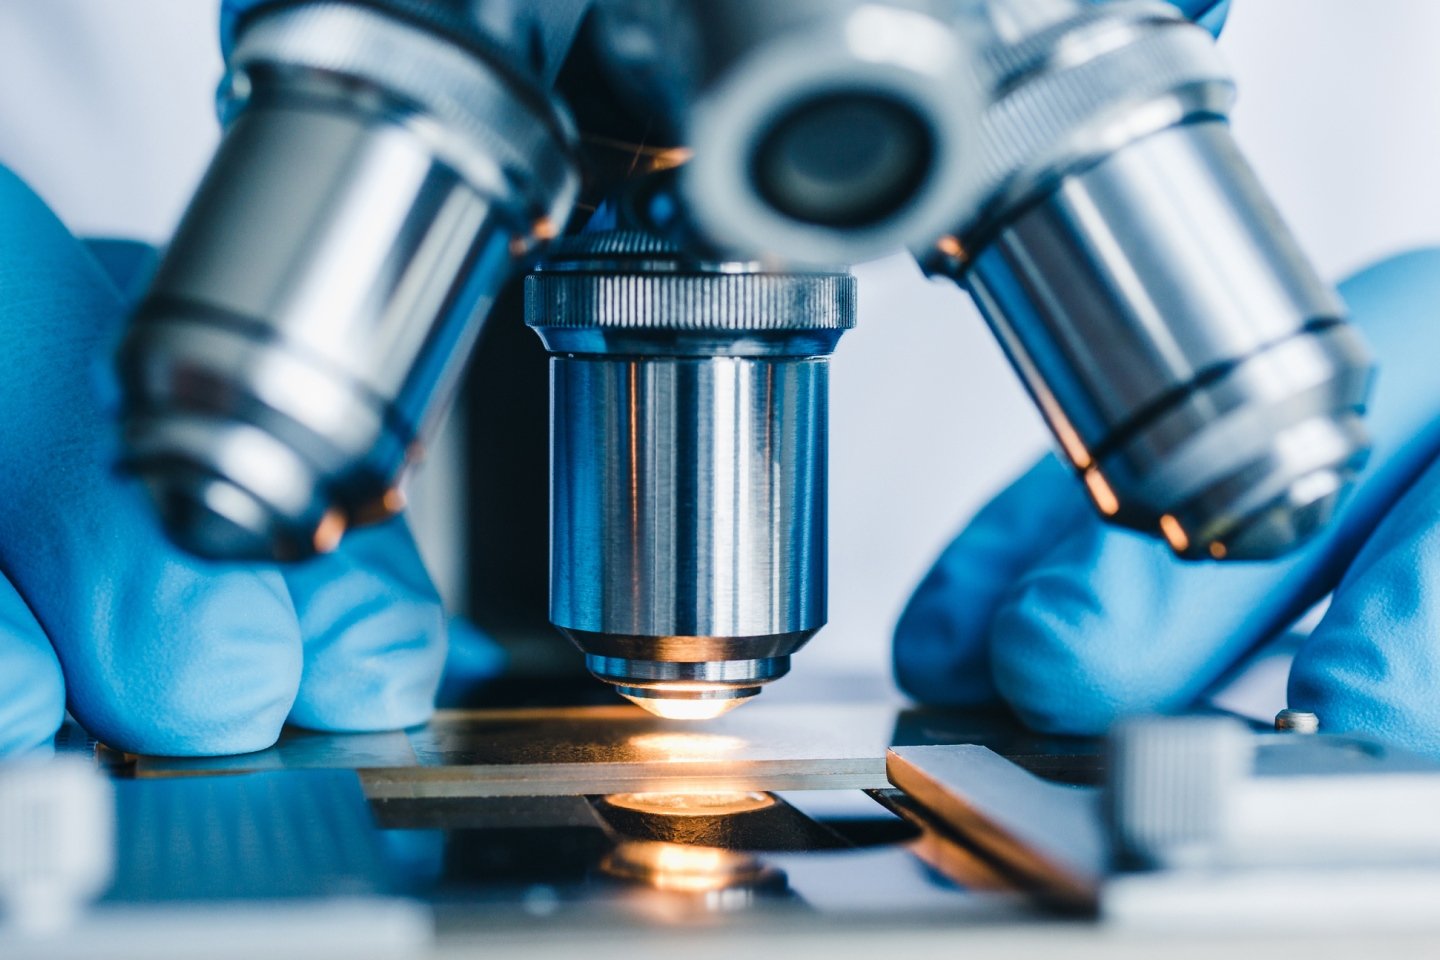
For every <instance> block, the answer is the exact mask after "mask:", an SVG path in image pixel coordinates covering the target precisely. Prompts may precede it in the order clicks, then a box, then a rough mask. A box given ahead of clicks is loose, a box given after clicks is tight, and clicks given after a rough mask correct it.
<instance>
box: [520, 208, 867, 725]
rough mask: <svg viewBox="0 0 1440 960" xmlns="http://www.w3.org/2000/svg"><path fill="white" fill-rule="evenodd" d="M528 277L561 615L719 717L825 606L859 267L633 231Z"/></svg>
mask: <svg viewBox="0 0 1440 960" xmlns="http://www.w3.org/2000/svg"><path fill="white" fill-rule="evenodd" d="M525 292H526V314H527V322H528V323H529V324H530V326H531V327H533V328H534V329H535V330H536V332H537V333H538V334H539V335H540V337H541V339H542V340H543V341H544V342H545V345H546V348H547V349H548V350H549V351H550V353H551V360H550V375H551V379H550V389H551V460H550V466H551V487H550V543H551V549H550V619H551V622H552V623H554V625H555V626H556V627H558V628H559V629H560V630H561V631H562V632H564V633H565V634H566V635H567V636H568V637H570V639H571V640H572V641H574V643H575V644H576V645H577V646H578V647H579V648H580V649H581V650H582V651H583V652H584V653H585V658H586V665H587V667H588V668H589V669H590V671H591V673H593V674H594V675H595V676H596V677H598V678H599V679H601V680H604V681H605V682H607V683H609V684H612V685H613V686H614V687H615V688H616V690H617V692H619V693H620V694H621V695H623V696H625V697H628V698H629V699H631V700H633V701H634V702H636V703H638V704H640V705H641V706H643V707H645V708H646V709H647V710H650V711H651V712H652V713H655V714H657V715H660V716H664V717H674V718H692V719H704V718H708V717H713V716H718V715H719V714H721V713H723V712H725V711H726V710H728V709H731V708H733V707H734V706H736V705H738V704H740V703H742V702H744V701H745V700H746V699H748V698H750V697H753V696H754V695H756V694H757V693H759V691H760V689H761V688H762V687H763V686H764V685H765V684H767V683H769V682H771V681H772V680H775V679H777V678H778V677H781V676H783V675H784V674H785V673H786V671H787V670H788V669H789V666H790V656H791V655H792V654H793V653H795V651H797V650H799V649H800V647H801V646H803V645H804V644H805V642H806V641H807V640H809V639H810V637H811V636H813V635H814V634H815V632H816V631H818V630H819V629H820V628H821V627H822V626H823V625H824V623H825V549H826V528H825V522H826V521H825V503H826V438H827V422H826V421H827V400H828V374H829V360H828V357H829V354H830V353H831V351H832V350H833V349H834V346H835V343H836V341H837V340H838V338H839V337H840V335H841V334H842V333H843V332H844V331H845V330H846V329H848V328H849V327H851V326H852V325H853V324H854V310H855V304H854V280H853V279H852V278H851V277H850V276H849V274H847V273H845V272H841V271H829V272H812V273H785V274H776V273H766V272H764V271H763V270H762V269H761V268H760V267H758V266H757V265H755V264H748V263H708V262H707V263H700V262H695V261H692V260H688V259H686V258H685V257H683V256H682V255H681V254H680V253H679V252H678V251H677V250H675V249H674V248H673V247H671V246H670V245H669V244H667V243H665V242H663V241H661V240H658V239H656V238H654V237H650V236H647V235H645V234H640V233H629V232H615V233H594V234H581V235H580V236H578V237H574V238H571V239H568V240H564V241H561V242H560V243H559V244H557V245H556V247H555V249H554V250H553V251H552V255H551V256H550V257H549V258H547V260H546V262H545V264H544V267H543V269H541V270H540V271H538V272H536V273H534V274H532V275H531V276H530V277H528V278H527V279H526V291H525Z"/></svg>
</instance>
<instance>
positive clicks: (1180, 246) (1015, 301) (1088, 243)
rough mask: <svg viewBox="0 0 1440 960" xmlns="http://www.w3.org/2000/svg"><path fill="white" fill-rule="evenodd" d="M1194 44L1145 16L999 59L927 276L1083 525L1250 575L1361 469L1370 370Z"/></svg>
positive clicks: (1106, 21) (1225, 85)
mask: <svg viewBox="0 0 1440 960" xmlns="http://www.w3.org/2000/svg"><path fill="white" fill-rule="evenodd" d="M1060 5H1061V6H1063V4H1060ZM1211 47H1212V44H1211V41H1210V40H1209V38H1208V35H1206V34H1204V32H1203V31H1201V30H1199V29H1198V28H1196V27H1193V26H1191V25H1188V24H1184V23H1183V22H1180V21H1178V20H1177V19H1176V18H1175V17H1174V15H1173V12H1171V11H1166V10H1159V9H1157V8H1155V7H1154V6H1152V5H1149V4H1143V3H1141V4H1135V3H1117V4H1106V5H1101V6H1100V7H1098V8H1086V9H1084V10H1083V11H1080V12H1077V13H1076V14H1075V15H1074V16H1072V17H1070V18H1068V19H1065V18H1062V19H1061V20H1059V21H1055V20H1051V21H1049V22H1048V23H1046V25H1045V27H1044V28H1043V29H1042V30H1041V31H1040V33H1039V34H1038V35H1034V36H1030V37H1028V38H1026V39H1025V40H1022V41H1019V42H1017V43H1014V44H1011V45H1009V46H1008V47H1007V46H1004V45H1002V46H1000V47H999V48H998V52H997V54H996V56H995V58H994V60H993V61H992V63H993V65H994V66H996V68H997V70H996V77H995V81H994V82H995V83H996V88H997V89H1001V90H1005V91H1008V92H1007V93H1005V94H1004V95H1002V96H1001V97H1000V98H999V99H998V100H997V102H996V104H995V105H994V106H992V108H991V112H990V114H989V115H988V116H987V137H988V140H987V144H988V145H989V146H990V147H991V150H990V153H991V155H992V156H994V157H997V158H1007V159H1005V162H1004V163H998V164H997V165H996V167H995V170H994V172H993V173H992V179H991V180H990V181H989V182H988V183H986V184H985V185H984V190H983V192H984V194H985V196H986V199H985V200H984V201H983V202H979V203H977V204H976V208H977V209H979V210H981V211H983V212H982V213H981V214H980V215H978V216H977V217H975V218H974V219H973V220H972V221H970V222H968V223H966V224H964V225H962V226H961V228H960V229H959V230H957V231H956V232H955V233H954V234H953V235H951V236H948V237H946V238H944V239H943V240H942V241H941V243H940V245H939V246H938V247H937V249H936V250H934V251H932V252H931V253H930V255H929V261H928V263H929V266H930V267H931V269H933V270H937V271H939V272H946V273H949V274H950V275H952V276H955V277H957V278H959V279H961V281H962V282H963V283H964V284H965V285H966V286H968V288H969V289H970V290H971V292H972V293H973V294H974V296H975V300H976V302H977V304H978V305H979V306H980V308H981V311H982V313H983V314H984V315H985V317H986V319H987V321H988V322H989V323H990V325H991V327H992V329H993V330H994V332H995V334H996V336H997V337H998V339H999V340H1000V342H1001V344H1002V345H1003V346H1004V348H1005V350H1006V352H1007V353H1008V355H1009V357H1010V359H1011V361H1012V363H1013V364H1014V366H1015V368H1016V370H1017V371H1018V372H1019V374H1020V376H1021V377H1022V379H1023V380H1024V382H1025V385H1026V387H1027V388H1028V390H1029V392H1030V393H1031V395H1032V397H1033V398H1034V399H1035V401H1036V403H1037V405H1038V406H1039V408H1040V410H1041V412H1042V413H1043V415H1044V417H1045V419H1046V421H1047V422H1048V424H1049V425H1050V428H1051V429H1052V431H1053V432H1054V434H1055V436H1056V439H1057V440H1058V442H1059V444H1060V447H1061V449H1062V450H1063V452H1064V454H1065V456H1066V457H1067V459H1069V460H1070V462H1071V463H1072V464H1073V465H1074V467H1075V469H1076V470H1077V471H1078V472H1079V473H1080V475H1081V477H1082V479H1083V482H1084V484H1085V487H1086V489H1087V491H1088V492H1089V494H1090V496H1091V498H1092V500H1093V501H1094V503H1095V505H1096V507H1097V509H1098V510H1099V511H1100V512H1101V514H1102V515H1104V516H1105V517H1107V518H1109V519H1111V520H1112V521H1114V522H1117V523H1121V524H1124V525H1126V526H1130V527H1133V528H1135V529H1137V530H1142V531H1145V532H1147V533H1150V534H1152V535H1156V536H1161V537H1163V538H1164V539H1165V540H1166V541H1167V542H1168V543H1169V544H1170V546H1171V547H1172V548H1173V549H1174V551H1175V552H1176V553H1177V554H1179V555H1181V556H1185V557H1197V558H1198V557H1206V558H1215V559H1225V558H1229V559H1260V558H1268V557H1274V556H1278V555H1280V554H1283V553H1285V552H1287V551H1288V550H1290V549H1292V548H1294V547H1295V546H1297V545H1298V544H1300V543H1303V542H1304V541H1305V540H1306V539H1307V538H1308V537H1310V536H1311V535H1312V534H1314V533H1315V532H1316V531H1317V530H1318V529H1320V527H1322V526H1323V525H1324V524H1325V523H1326V522H1327V521H1328V520H1329V518H1330V516H1331V514H1332V513H1333V512H1334V509H1335V506H1336V503H1337V501H1338V499H1339V497H1340V496H1341V494H1342V492H1343V491H1344V489H1345V487H1346V486H1347V484H1348V483H1349V482H1350V480H1351V478H1352V477H1353V476H1354V474H1355V473H1356V471H1357V470H1358V469H1359V468H1360V467H1361V466H1362V465H1363V463H1364V461H1365V458H1366V455H1367V453H1368V448H1369V442H1368V438H1367V436H1366V432H1365V429H1364V426H1363V423H1362V421H1361V416H1362V413H1363V410H1364V403H1365V398H1366V394H1367V391H1368V387H1369V381H1370V360H1369V356H1368V353H1367V351H1366V349H1365V346H1364V344H1363V343H1362V341H1361V340H1360V338H1359V336H1358V334H1357V333H1356V332H1355V331H1354V330H1353V329H1352V328H1351V327H1349V326H1348V325H1347V324H1346V323H1345V311H1344V307H1343V305H1342V304H1341V303H1340V301H1339V298H1338V296H1337V295H1336V294H1335V293H1334V291H1333V290H1332V289H1331V288H1330V287H1329V286H1327V285H1326V284H1324V283H1323V282H1321V281H1320V279H1319V278H1318V277H1317V275H1316V274H1315V271H1314V269H1313V268H1312V267H1311V265H1310V263H1309V261H1308V260H1307V259H1306V257H1305V256H1304V254H1303V253H1302V252H1301V250H1300V249H1299V246H1298V245H1297V243H1296V241H1295V240H1294V238H1293V236H1292V235H1291V234H1290V232H1289V230H1288V229H1287V228H1286V226H1285V224H1284V223H1283V222H1282V220H1281V219H1280V216H1279V214H1278V213H1277V212H1276V211H1275V209H1274V207H1273V206H1272V204H1271V203H1270V201H1269V199H1268V197H1267V196H1266V194H1265V192H1264V190H1263V188H1262V187H1261V186H1260V184H1259V183H1258V182H1257V180H1256V178H1255V175H1254V173H1253V172H1252V171H1251V169H1250V167H1249V165H1248V164H1247V163H1246V161H1245V159H1244V157H1243V156H1242V155H1241V153H1240V151H1239V150H1238V149H1237V147H1236V145H1235V143H1234V140H1233V137H1232V135H1231V133H1230V129H1229V126H1228V124H1227V123H1226V122H1225V120H1224V113H1225V110H1226V108H1227V107H1228V104H1229V101H1230V95H1231V91H1230V86H1229V81H1228V77H1227V76H1226V75H1225V73H1224V71H1223V70H1222V69H1221V67H1220V65H1219V64H1218V62H1217V61H1216V60H1215V59H1214V54H1213V50H1212V49H1211ZM1058 51H1064V52H1065V53H1066V56H1065V57H1063V58H1062V57H1059V56H1058Z"/></svg>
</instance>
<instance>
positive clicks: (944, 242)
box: [935, 234, 966, 260]
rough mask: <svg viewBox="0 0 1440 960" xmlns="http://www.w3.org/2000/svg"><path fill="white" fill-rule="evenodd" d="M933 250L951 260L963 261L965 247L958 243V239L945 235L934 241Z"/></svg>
mask: <svg viewBox="0 0 1440 960" xmlns="http://www.w3.org/2000/svg"><path fill="white" fill-rule="evenodd" d="M935 248H936V249H937V250H939V251H940V252H941V253H943V254H945V256H947V257H949V258H950V259H951V260H965V259H966V256H965V247H964V245H963V244H961V243H960V238H959V237H955V236H951V235H950V234H946V235H945V236H943V237H941V238H940V239H939V240H936V241H935Z"/></svg>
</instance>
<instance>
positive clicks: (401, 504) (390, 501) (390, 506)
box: [380, 487, 405, 516]
mask: <svg viewBox="0 0 1440 960" xmlns="http://www.w3.org/2000/svg"><path fill="white" fill-rule="evenodd" d="M380 504H381V506H383V507H384V508H385V509H386V511H388V512H389V513H390V514H391V516H394V515H395V514H397V513H399V512H400V511H401V510H404V509H405V492H404V491H403V490H401V489H400V488H399V487H391V488H390V489H389V490H386V491H385V496H383V497H381V498H380Z"/></svg>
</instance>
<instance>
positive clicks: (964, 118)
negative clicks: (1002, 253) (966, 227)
mask: <svg viewBox="0 0 1440 960" xmlns="http://www.w3.org/2000/svg"><path fill="white" fill-rule="evenodd" d="M941 8H942V5H941V4H938V3H934V2H930V0H888V2H882V3H876V2H865V0H838V2H837V0H785V2H783V3H777V2H773V0H659V2H656V0H612V2H610V3H608V4H606V5H604V6H603V7H602V8H601V9H602V10H604V11H605V12H606V14H607V16H608V23H609V26H608V29H607V35H608V37H609V42H608V47H609V51H610V58H611V60H612V61H614V63H615V69H616V71H617V72H618V73H620V74H621V75H622V76H623V77H624V78H625V81H626V82H628V83H629V85H630V86H631V87H633V88H636V89H638V90H639V92H640V96H641V97H643V98H645V99H646V100H648V101H649V102H650V104H652V105H653V106H654V107H655V108H656V109H658V110H659V111H660V112H661V113H662V114H663V115H667V116H668V117H669V118H670V120H671V123H672V126H673V127H674V128H675V132H676V134H677V135H678V136H679V137H680V139H681V140H682V142H683V143H684V145H685V147H686V148H687V149H688V151H689V153H690V154H691V158H690V160H689V161H688V162H687V163H685V165H684V166H683V167H681V168H680V169H679V170H678V171H677V178H676V184H677V189H678V192H679V195H680V201H681V205H682V206H683V207H684V209H685V213H686V216H687V217H688V218H689V220H690V221H691V227H692V229H694V230H695V231H696V232H697V233H698V234H699V235H700V236H702V237H704V238H705V239H706V241H708V242H709V243H710V244H712V245H713V246H714V247H715V248H717V249H721V250H725V251H733V252H735V253H736V254H738V255H743V256H746V257H750V256H761V255H765V256H772V257H778V258H780V259H783V260H785V261H788V262H793V263H810V264H816V263H819V264H827V263H854V262H857V261H859V260H863V259H867V258H870V257H874V256H878V255H881V254H885V253H890V252H893V251H896V250H900V249H903V248H905V247H907V246H910V245H912V244H915V243H919V242H922V241H924V240H929V239H931V238H933V237H935V236H936V235H938V234H939V233H940V232H941V231H943V230H945V229H947V228H948V227H949V226H951V225H952V224H953V222H954V218H955V217H956V216H958V212H959V209H960V208H959V206H958V202H959V196H960V194H959V190H960V188H961V185H962V183H963V181H964V178H963V176H961V171H962V169H963V168H964V167H965V165H967V164H974V163H977V162H978V159H979V156H978V153H976V152H975V151H974V144H973V143H972V142H971V134H972V132H973V130H974V128H975V126H976V124H977V123H978V121H979V117H980V109H981V99H980V84H979V77H978V75H977V74H976V73H975V71H974V68H973V58H972V57H971V56H970V55H969V51H968V49H967V48H966V47H965V45H964V43H963V42H962V40H961V37H960V36H959V35H958V34H957V32H956V31H955V30H954V29H952V28H951V26H950V25H949V24H947V23H946V22H944V20H943V18H942V17H941V16H940V15H939V10H940V9H941Z"/></svg>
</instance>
